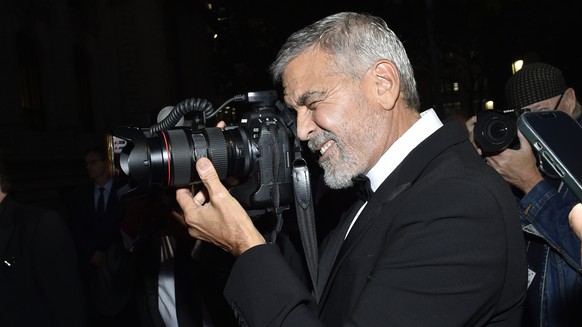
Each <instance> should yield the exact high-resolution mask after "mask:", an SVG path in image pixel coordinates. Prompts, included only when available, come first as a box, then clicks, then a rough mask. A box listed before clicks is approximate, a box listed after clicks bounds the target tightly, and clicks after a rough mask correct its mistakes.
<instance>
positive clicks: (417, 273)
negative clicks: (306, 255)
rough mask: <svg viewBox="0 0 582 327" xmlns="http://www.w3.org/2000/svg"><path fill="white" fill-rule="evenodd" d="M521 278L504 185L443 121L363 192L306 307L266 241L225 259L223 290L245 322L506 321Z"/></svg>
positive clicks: (518, 244)
mask: <svg viewBox="0 0 582 327" xmlns="http://www.w3.org/2000/svg"><path fill="white" fill-rule="evenodd" d="M333 233H334V232H333V231H332V232H331V234H330V235H329V237H331V236H332V234H333ZM324 243H325V242H324ZM324 245H325V244H324ZM322 251H323V252H325V248H323V249H322ZM526 275H527V265H526V258H525V250H524V240H523V235H522V232H521V228H520V225H519V218H518V214H517V208H516V205H515V203H514V201H513V197H512V195H511V192H510V189H509V187H508V185H507V184H506V183H505V181H504V180H503V179H502V178H501V177H500V176H499V175H498V174H497V173H496V172H495V171H494V170H493V169H492V168H491V167H489V166H488V165H487V164H485V163H484V161H483V159H482V158H480V157H479V156H478V154H477V152H476V151H475V149H474V147H473V146H472V144H471V143H470V142H469V141H468V139H467V133H466V131H465V130H464V129H463V128H462V126H461V125H460V124H459V123H458V122H450V123H447V124H445V125H444V126H443V127H442V128H440V129H439V130H437V131H436V132H435V133H434V134H433V135H431V136H430V137H429V138H427V139H426V140H424V141H423V142H422V143H421V144H419V145H418V146H417V147H416V148H415V149H414V150H413V151H412V152H411V153H410V154H409V155H408V156H407V157H406V158H405V159H404V161H403V162H402V163H401V164H400V165H399V166H398V167H397V168H396V170H395V171H394V172H393V173H392V174H390V176H389V177H388V178H387V179H386V180H385V181H384V182H383V183H382V184H381V185H380V187H379V188H378V190H377V191H376V192H375V193H374V195H373V196H372V198H371V199H370V200H369V202H368V204H367V206H366V208H365V209H364V211H363V212H362V213H361V215H360V216H359V218H358V220H357V221H356V223H355V225H354V226H353V228H352V230H351V231H350V233H349V235H348V237H347V239H346V240H345V241H344V242H343V245H342V247H341V249H340V252H339V254H338V256H337V258H336V260H335V264H334V266H333V269H332V271H331V273H330V277H329V278H328V280H327V282H326V283H325V286H322V287H321V288H322V289H323V293H322V295H321V299H320V301H319V303H318V304H316V301H315V299H314V298H313V297H312V296H311V294H310V292H309V291H308V290H307V288H305V286H304V285H303V284H302V283H301V282H300V281H299V280H298V279H297V278H296V277H295V276H294V275H293V273H292V272H291V270H290V269H289V268H288V266H287V265H286V263H285V262H284V260H283V259H282V257H281V255H280V254H279V253H278V249H277V248H276V247H274V246H272V245H261V246H257V247H254V248H251V249H250V250H248V251H247V252H245V253H244V254H243V255H241V256H240V257H239V258H238V259H237V261H236V263H235V265H234V266H233V269H232V272H231V275H230V278H229V280H228V283H227V286H226V289H225V296H226V297H227V299H228V300H229V302H230V303H231V305H232V307H233V309H234V310H235V315H237V317H238V319H239V320H241V321H242V322H243V323H246V324H248V325H249V326H302V327H304V326H320V325H322V324H325V325H328V326H343V325H350V326H366V327H372V326H423V327H426V326H516V327H517V326H519V325H520V320H521V312H522V307H523V301H524V297H525V292H526V281H527V276H526Z"/></svg>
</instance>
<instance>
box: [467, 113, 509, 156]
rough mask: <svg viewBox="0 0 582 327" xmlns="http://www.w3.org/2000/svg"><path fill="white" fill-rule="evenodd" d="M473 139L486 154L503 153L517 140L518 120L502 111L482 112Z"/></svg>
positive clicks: (478, 117) (474, 129) (478, 116)
mask: <svg viewBox="0 0 582 327" xmlns="http://www.w3.org/2000/svg"><path fill="white" fill-rule="evenodd" d="M473 137H474V138H475V143H477V145H478V146H479V147H480V148H481V150H482V151H483V152H484V153H485V154H493V153H498V152H501V151H503V150H505V149H507V148H508V147H509V146H510V145H511V144H513V143H514V142H515V140H516V138H517V125H516V120H515V119H513V118H512V117H509V116H508V115H506V114H504V113H503V112H500V111H495V110H485V111H482V112H480V113H479V114H478V115H477V123H476V124H475V127H474V128H473Z"/></svg>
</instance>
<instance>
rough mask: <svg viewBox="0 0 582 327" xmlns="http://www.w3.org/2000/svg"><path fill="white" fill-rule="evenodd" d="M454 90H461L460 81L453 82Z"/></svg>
mask: <svg viewBox="0 0 582 327" xmlns="http://www.w3.org/2000/svg"><path fill="white" fill-rule="evenodd" d="M453 91H455V92H459V83H458V82H454V83H453Z"/></svg>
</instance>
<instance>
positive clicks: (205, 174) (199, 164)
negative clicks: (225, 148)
mask: <svg viewBox="0 0 582 327" xmlns="http://www.w3.org/2000/svg"><path fill="white" fill-rule="evenodd" d="M196 171H197V172H198V176H200V180H201V181H202V182H203V183H204V186H206V189H207V190H208V193H209V194H215V193H219V192H221V191H222V190H225V189H226V188H225V187H224V185H222V182H221V181H220V178H218V173H217V172H216V169H214V166H213V165H212V162H211V161H210V160H209V159H208V158H200V159H198V160H197V161H196Z"/></svg>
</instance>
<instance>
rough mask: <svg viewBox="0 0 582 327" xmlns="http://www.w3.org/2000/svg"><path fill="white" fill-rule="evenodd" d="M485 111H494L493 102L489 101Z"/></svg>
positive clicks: (486, 103)
mask: <svg viewBox="0 0 582 327" xmlns="http://www.w3.org/2000/svg"><path fill="white" fill-rule="evenodd" d="M485 109H487V110H492V109H493V101H492V100H489V101H486V102H485Z"/></svg>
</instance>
